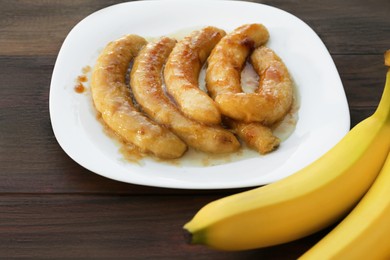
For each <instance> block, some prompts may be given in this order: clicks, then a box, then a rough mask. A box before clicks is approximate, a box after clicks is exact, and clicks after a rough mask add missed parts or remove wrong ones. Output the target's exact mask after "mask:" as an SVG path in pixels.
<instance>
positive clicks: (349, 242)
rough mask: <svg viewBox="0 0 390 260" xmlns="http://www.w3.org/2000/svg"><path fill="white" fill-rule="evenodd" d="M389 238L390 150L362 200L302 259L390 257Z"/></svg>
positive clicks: (373, 259) (373, 258)
mask: <svg viewBox="0 0 390 260" xmlns="http://www.w3.org/2000/svg"><path fill="white" fill-rule="evenodd" d="M389 138H390V137H389ZM389 241H390V154H389V155H387V160H386V163H385V165H384V166H383V168H382V170H381V172H380V174H379V176H378V177H377V179H376V180H375V182H374V184H373V185H372V187H371V188H370V189H369V190H368V192H367V193H366V195H364V197H363V199H362V200H361V202H359V204H358V205H357V206H356V207H355V208H354V209H353V210H352V212H351V213H350V214H349V215H348V216H347V217H346V218H345V219H344V220H343V221H342V222H341V223H340V224H339V225H337V227H336V228H335V229H334V230H332V231H331V232H330V233H329V234H328V235H327V236H325V237H324V238H323V239H322V240H321V241H320V242H318V243H317V244H316V245H315V246H314V247H313V248H311V249H310V250H309V251H307V252H306V253H305V254H304V255H303V256H301V257H300V259H301V260H307V259H315V260H317V259H371V260H375V259H390V246H389Z"/></svg>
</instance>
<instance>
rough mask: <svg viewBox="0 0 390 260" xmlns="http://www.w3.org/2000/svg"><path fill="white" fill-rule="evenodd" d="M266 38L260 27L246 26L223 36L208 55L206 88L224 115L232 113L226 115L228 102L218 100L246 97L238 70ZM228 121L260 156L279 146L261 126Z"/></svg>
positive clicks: (267, 130) (266, 35)
mask: <svg viewBox="0 0 390 260" xmlns="http://www.w3.org/2000/svg"><path fill="white" fill-rule="evenodd" d="M268 38H269V33H268V31H267V29H266V28H265V27H264V26H263V25H261V24H247V25H243V26H240V27H238V28H237V29H235V30H234V31H233V32H231V33H229V34H228V35H226V36H225V37H224V38H223V39H222V40H221V41H220V42H219V43H218V44H217V45H216V46H215V48H214V50H213V51H212V52H211V55H210V57H209V59H208V67H207V71H206V86H207V89H208V91H209V93H210V94H211V96H212V97H213V98H215V100H216V101H217V104H218V106H219V108H220V110H221V112H222V113H223V114H226V115H228V116H231V113H228V112H230V110H231V109H226V106H228V107H229V101H230V100H228V99H226V103H225V102H223V103H222V104H221V103H220V97H221V96H223V95H225V94H226V95H241V94H242V95H247V94H244V93H242V88H241V78H240V75H241V71H242V69H243V67H244V65H245V62H246V60H247V57H248V56H249V54H250V53H251V51H252V50H253V49H254V48H256V47H258V46H260V45H262V44H264V43H266V42H267V41H268ZM239 93H241V94H239ZM223 101H225V100H223ZM234 104H235V103H234ZM229 108H231V107H229ZM234 109H238V110H242V109H241V107H239V106H234ZM232 118H235V117H232ZM239 119H242V118H239ZM227 122H228V125H229V126H230V127H231V128H232V130H233V131H234V132H235V133H236V134H237V135H238V136H239V137H240V138H241V139H242V140H243V141H244V142H245V143H246V144H247V145H248V146H249V147H251V148H253V149H255V150H256V151H258V152H259V153H261V154H265V153H268V152H270V151H272V150H274V149H275V148H276V147H277V146H278V145H279V143H280V140H279V139H278V138H277V137H275V136H274V135H273V134H272V131H271V129H270V128H268V127H266V126H263V125H261V124H260V123H254V122H252V123H245V122H242V121H237V120H230V119H229V120H227Z"/></svg>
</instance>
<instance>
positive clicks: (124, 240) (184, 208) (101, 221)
mask: <svg viewBox="0 0 390 260" xmlns="http://www.w3.org/2000/svg"><path fill="white" fill-rule="evenodd" d="M118 2H120V1H116V0H105V1H103V0H99V1H96V0H94V1H92V0H72V1H62V0H52V1H44V0H19V1H7V0H1V1H0V258H1V259H5V258H7V259H9V258H11V257H28V258H47V259H55V258H89V259H96V258H106V259H115V258H129V259H144V258H149V259H294V258H296V257H298V256H299V255H300V254H302V253H303V252H304V251H305V250H307V249H308V248H309V247H310V246H312V245H313V244H314V243H316V241H318V240H319V239H320V238H321V237H322V236H323V235H324V234H326V232H327V231H329V230H324V231H322V232H319V233H317V234H314V235H312V236H310V237H307V238H304V239H301V240H299V241H294V242H291V243H288V244H285V245H280V246H275V247H271V248H265V249H259V250H250V251H246V252H220V251H216V250H212V249H209V248H206V247H203V246H191V245H188V244H187V243H186V241H185V239H184V237H183V233H182V225H183V224H184V223H185V222H186V221H188V220H189V219H190V218H191V217H192V216H193V214H194V213H195V212H196V211H197V210H198V209H199V208H200V207H202V206H203V205H205V204H206V203H207V202H210V201H212V200H215V199H217V198H220V197H223V196H226V195H228V194H233V193H236V192H238V191H241V190H245V189H234V190H214V191H213V190H204V191H197V190H179V189H164V188H153V187H144V186H138V185H132V184H125V183H120V182H116V181H112V180H109V179H106V178H103V177H100V176H98V175H96V174H94V173H92V172H90V171H88V170H86V169H84V168H83V167H81V166H79V165H78V164H77V163H75V162H74V161H73V160H71V159H70V158H69V157H68V156H67V155H66V154H65V153H64V152H63V150H62V149H61V148H60V146H59V145H58V143H57V141H56V139H55V137H54V135H53V131H52V128H51V123H50V118H49V110H48V102H49V87H50V79H51V74H52V70H53V66H54V63H55V61H56V57H57V54H58V51H59V49H60V46H61V44H62V42H63V40H64V39H65V37H66V35H67V33H68V32H69V31H70V30H71V28H72V27H73V26H74V25H76V24H77V23H78V22H79V21H80V20H81V19H82V18H84V17H85V16H87V15H89V14H90V13H92V12H94V11H96V10H99V9H101V8H103V7H106V6H109V5H112V4H115V3H118ZM252 2H261V3H265V4H269V5H272V6H275V7H278V8H281V9H284V10H286V11H288V12H290V13H292V14H294V15H296V16H298V17H299V18H301V19H302V20H303V21H305V22H306V23H307V24H309V25H310V26H311V27H312V28H313V29H314V31H316V33H317V34H318V35H319V36H320V37H321V39H322V40H323V41H324V43H325V45H326V46H327V47H328V49H329V51H330V53H331V55H332V58H333V59H334V62H335V63H336V66H337V69H338V70H339V73H340V76H341V79H342V82H343V85H344V88H345V92H346V94H347V98H348V102H349V108H350V113H351V125H352V126H354V125H355V124H357V123H358V122H359V121H361V120H362V119H364V118H366V117H367V116H369V115H370V114H371V113H372V112H373V111H374V110H375V108H376V106H377V104H378V101H379V98H380V96H381V93H382V89H383V86H384V81H385V71H386V69H385V67H384V66H383V53H384V51H385V50H386V49H388V48H390V19H389V13H390V1H388V0H376V1H365V0H347V1H338V0H330V1H322V0H313V1H299V0H298V1H292V0H289V1H281V0H268V1H267V0H264V1H252Z"/></svg>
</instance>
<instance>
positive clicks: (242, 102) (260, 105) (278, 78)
mask: <svg viewBox="0 0 390 260" xmlns="http://www.w3.org/2000/svg"><path fill="white" fill-rule="evenodd" d="M251 63H252V65H253V67H254V69H255V71H256V72H257V73H258V74H259V76H260V83H259V88H258V89H257V91H256V93H223V94H221V95H218V96H217V97H216V102H217V103H218V105H219V107H220V109H221V111H222V113H223V114H225V115H228V116H229V117H231V118H234V119H238V120H242V121H246V122H252V121H257V122H262V123H264V124H266V125H271V124H273V123H275V122H277V121H279V120H281V119H283V117H284V116H285V115H286V114H287V113H288V111H289V110H290V108H291V105H292V101H293V87H292V81H291V78H290V75H289V72H288V70H287V68H286V66H285V65H284V63H283V62H282V60H281V59H280V58H279V57H278V56H277V55H276V54H275V53H274V52H273V51H272V50H271V49H269V48H267V47H265V46H260V47H259V48H257V49H256V50H255V51H254V52H253V54H252V55H251Z"/></svg>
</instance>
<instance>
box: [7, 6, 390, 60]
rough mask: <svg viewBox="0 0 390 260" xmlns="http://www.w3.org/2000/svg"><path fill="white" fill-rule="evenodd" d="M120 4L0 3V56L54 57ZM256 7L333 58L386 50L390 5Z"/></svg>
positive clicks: (389, 24) (389, 30) (389, 29)
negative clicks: (287, 19)
mask: <svg viewBox="0 0 390 260" xmlns="http://www.w3.org/2000/svg"><path fill="white" fill-rule="evenodd" d="M119 2H122V1H119V0H111V1H93V0H84V1H81V0H77V1H61V0H53V1H35V0H21V1H18V2H17V3H15V2H13V1H2V3H1V7H2V15H1V16H0V46H2V48H0V55H7V54H8V55H9V54H12V55H33V54H40V55H55V54H57V53H58V51H59V49H60V47H61V44H62V42H63V40H64V39H65V37H66V35H67V34H68V33H69V31H70V30H71V29H72V28H73V27H74V26H75V25H76V24H77V23H78V22H79V21H81V20H82V19H83V18H84V17H86V16H88V15H89V14H91V13H93V12H95V11H97V10H99V9H101V8H104V7H107V6H110V5H112V4H116V3H119ZM254 2H263V3H264V4H269V5H271V6H275V7H278V8H280V9H283V10H285V11H287V12H290V13H292V14H293V15H295V16H297V17H299V18H300V19H302V20H303V21H304V22H306V23H307V24H308V25H310V26H311V27H312V28H313V30H314V31H315V32H316V33H317V34H319V36H320V37H321V39H322V40H323V41H324V42H325V44H326V45H327V47H328V48H329V50H330V51H331V53H332V54H341V53H344V54H345V53H350V54H351V53H352V54H356V53H371V54H378V53H382V52H383V51H384V50H385V49H387V48H389V46H388V44H389V37H388V35H390V19H387V17H388V13H389V12H390V1H388V0H376V1H375V2H370V1H363V0H359V1H356V0H347V1H338V0H331V1H327V2H326V3H324V2H323V1H321V0H316V1H310V2H304V3H303V2H300V1H254ZM259 22H261V18H259Z"/></svg>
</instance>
